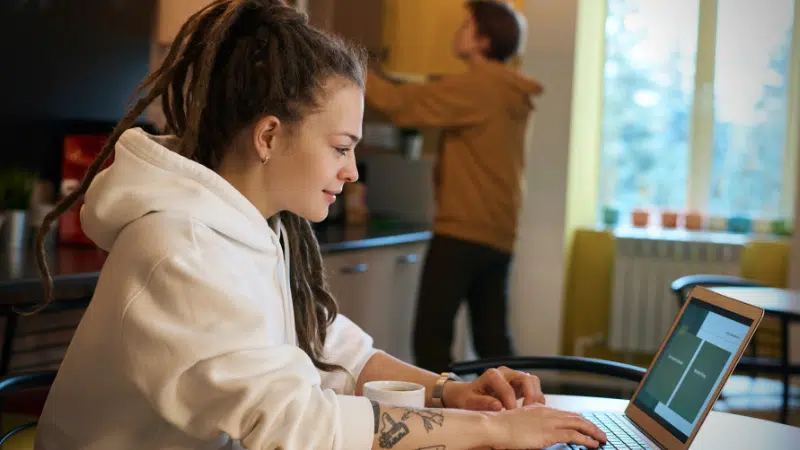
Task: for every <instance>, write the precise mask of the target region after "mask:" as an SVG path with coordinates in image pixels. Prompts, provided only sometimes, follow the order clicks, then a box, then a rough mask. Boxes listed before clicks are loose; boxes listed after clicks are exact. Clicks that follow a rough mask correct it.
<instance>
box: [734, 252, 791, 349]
mask: <svg viewBox="0 0 800 450" xmlns="http://www.w3.org/2000/svg"><path fill="white" fill-rule="evenodd" d="M789 250H790V244H789V242H788V241H752V242H749V243H748V244H747V245H745V248H744V251H743V252H742V261H741V268H742V269H741V276H742V278H746V279H748V280H751V281H755V282H757V283H759V284H761V285H764V286H769V287H774V288H785V287H786V286H787V279H786V278H787V274H788V270H789ZM755 340H756V342H757V343H758V346H757V347H756V349H755V350H756V355H757V356H763V357H774V358H778V357H780V356H781V329H780V320H778V319H777V318H775V317H770V316H765V317H764V320H762V321H761V324H760V325H759V326H758V330H757V331H756V335H755Z"/></svg>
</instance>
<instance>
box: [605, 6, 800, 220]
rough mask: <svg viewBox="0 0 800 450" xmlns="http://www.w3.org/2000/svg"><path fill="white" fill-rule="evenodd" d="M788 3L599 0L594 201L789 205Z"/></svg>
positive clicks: (780, 208)
mask: <svg viewBox="0 0 800 450" xmlns="http://www.w3.org/2000/svg"><path fill="white" fill-rule="evenodd" d="M795 3H796V2H795V0H770V1H769V2H768V5H765V4H761V3H759V2H754V1H752V0H724V1H722V0H673V1H660V0H607V15H606V23H605V64H604V73H603V75H604V92H603V122H602V140H601V154H600V186H599V195H600V203H601V206H612V207H615V208H617V209H619V210H621V211H623V212H626V211H630V210H632V209H635V208H638V207H656V208H667V209H685V208H691V209H698V210H701V211H704V212H706V213H708V214H712V215H725V216H729V217H730V216H732V215H740V214H745V215H749V216H750V217H753V218H781V217H787V216H790V215H791V213H792V211H791V208H792V206H793V205H792V203H793V202H792V201H791V197H792V196H793V192H794V176H795V174H794V167H791V168H790V169H787V168H786V167H787V164H788V165H791V166H794V165H796V164H795V163H794V159H792V158H789V157H788V156H789V155H790V151H794V152H796V151H797V150H796V149H790V148H789V147H790V146H791V145H795V146H796V144H793V143H795V140H794V139H790V138H791V136H792V133H794V134H797V132H798V130H797V128H796V125H795V128H791V127H790V126H789V125H790V120H789V118H790V111H791V109H792V108H793V107H794V105H796V100H795V102H793V101H792V99H791V97H792V96H794V97H796V96H797V92H795V91H792V90H790V89H789V86H790V85H791V81H790V80H791V79H792V78H791V77H795V78H797V77H798V76H800V74H796V73H791V71H790V68H791V67H792V54H793V52H798V49H795V48H792V45H791V43H792V33H793V26H792V25H793V21H794V20H793V19H794V17H795V16H796V14H797V12H796V11H795V8H796V7H797V5H796V4H795ZM798 3H800V2H798Z"/></svg>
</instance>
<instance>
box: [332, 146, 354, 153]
mask: <svg viewBox="0 0 800 450" xmlns="http://www.w3.org/2000/svg"><path fill="white" fill-rule="evenodd" d="M334 148H335V149H336V151H337V152H339V153H341V154H342V155H344V154H346V153H347V152H348V151H350V147H334Z"/></svg>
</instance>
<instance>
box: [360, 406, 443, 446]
mask: <svg viewBox="0 0 800 450" xmlns="http://www.w3.org/2000/svg"><path fill="white" fill-rule="evenodd" d="M372 409H373V412H374V415H375V434H378V433H380V435H379V436H378V444H379V445H380V446H381V448H394V447H395V445H397V443H398V442H400V441H401V440H402V439H403V438H404V437H406V436H408V435H409V434H410V433H411V430H410V429H409V427H408V424H409V423H410V421H412V420H415V419H414V418H415V417H418V418H420V419H421V420H422V425H423V427H424V428H425V431H426V432H427V433H430V432H431V431H433V429H434V428H435V427H441V426H443V425H444V415H443V414H442V413H441V412H440V411H438V410H427V409H415V408H391V409H390V410H389V411H386V412H384V413H383V414H381V413H380V406H379V405H378V404H377V403H375V402H372ZM418 450H446V449H445V446H444V445H431V446H428V447H422V448H419V449H418Z"/></svg>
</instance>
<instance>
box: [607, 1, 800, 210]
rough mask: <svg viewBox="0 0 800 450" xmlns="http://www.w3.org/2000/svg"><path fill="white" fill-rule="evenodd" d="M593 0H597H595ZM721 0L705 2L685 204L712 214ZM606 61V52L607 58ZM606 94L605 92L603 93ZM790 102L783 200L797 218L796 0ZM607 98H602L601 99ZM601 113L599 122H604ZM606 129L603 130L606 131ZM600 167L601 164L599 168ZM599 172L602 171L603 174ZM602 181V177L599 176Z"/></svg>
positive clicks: (799, 16) (799, 21)
mask: <svg viewBox="0 0 800 450" xmlns="http://www.w3.org/2000/svg"><path fill="white" fill-rule="evenodd" d="M592 1H593V0H592ZM602 2H603V4H604V7H603V9H604V10H605V11H606V15H605V16H604V17H603V22H604V23H605V21H606V20H607V19H608V16H607V11H608V0H602ZM718 4H719V0H699V13H698V14H699V17H698V30H697V54H696V57H695V83H694V96H693V105H692V114H691V116H690V117H691V118H690V120H691V123H690V124H689V143H688V152H689V155H688V160H689V167H687V169H688V171H687V183H688V185H687V186H686V197H687V198H686V199H685V203H684V204H685V207H686V209H687V210H694V211H699V212H701V213H702V214H708V213H709V203H710V199H711V178H712V167H713V157H714V111H715V102H714V84H715V80H714V76H715V71H716V47H717V22H718V16H717V9H718ZM602 30H603V35H602V36H600V39H601V40H602V44H601V45H602V47H603V49H604V53H605V46H606V39H607V36H606V35H605V27H603V29H602ZM603 64H605V55H604V57H603ZM599 69H600V72H599V74H598V75H599V77H600V78H601V79H603V83H602V84H601V86H602V85H604V83H605V75H604V71H603V66H602V65H601V67H600V68H599ZM601 95H602V94H601ZM787 95H788V105H787V115H786V125H787V127H786V139H785V141H784V156H783V161H784V164H783V173H782V179H781V184H782V186H781V200H780V210H779V214H780V215H781V217H780V218H782V219H789V220H792V219H793V218H794V217H795V213H798V212H800V211H795V202H796V196H797V191H798V186H797V181H798V180H797V177H798V170H799V169H798V164H800V161H798V153H800V0H794V20H793V25H792V48H791V49H790V62H789V73H788V93H787ZM601 102H602V101H601ZM604 113H605V111H604V108H603V112H602V113H601V114H600V117H599V120H600V121H601V123H602V121H603V120H604V118H603V115H604ZM601 133H602V131H601ZM602 142H603V138H602V135H599V139H598V140H597V142H596V145H597V152H598V158H602V151H603V143H602ZM598 169H599V167H598ZM598 175H599V174H598ZM598 182H602V180H601V179H600V178H599V177H598ZM601 191H602V190H601V189H599V185H598V189H597V191H596V192H597V199H596V204H597V205H598V207H599V208H602V207H603V206H604V204H603V199H602V198H600V193H601Z"/></svg>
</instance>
